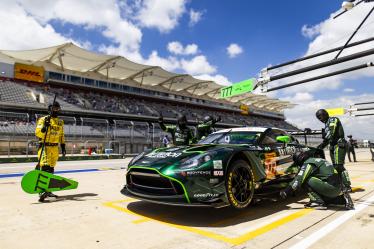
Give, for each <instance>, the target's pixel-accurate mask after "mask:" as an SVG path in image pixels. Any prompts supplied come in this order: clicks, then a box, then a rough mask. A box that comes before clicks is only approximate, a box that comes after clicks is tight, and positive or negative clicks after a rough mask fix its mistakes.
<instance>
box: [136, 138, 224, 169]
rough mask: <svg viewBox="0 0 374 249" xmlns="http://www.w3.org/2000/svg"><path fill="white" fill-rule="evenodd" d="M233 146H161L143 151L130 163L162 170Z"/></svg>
mask: <svg viewBox="0 0 374 249" xmlns="http://www.w3.org/2000/svg"><path fill="white" fill-rule="evenodd" d="M228 147H231V146H227V145H220V144H204V145H201V144H199V145H191V146H179V147H172V148H159V149H155V150H153V151H150V152H148V153H144V152H143V153H142V154H140V155H138V156H137V157H135V158H134V160H133V161H132V162H131V163H130V164H129V167H131V166H143V167H151V168H155V169H158V170H162V169H164V168H165V167H169V166H178V165H179V164H180V162H183V161H184V160H187V159H188V158H191V157H194V156H197V155H200V154H205V153H214V152H218V151H220V150H224V149H225V148H228Z"/></svg>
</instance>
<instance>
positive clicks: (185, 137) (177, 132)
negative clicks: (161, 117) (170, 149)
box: [159, 122, 194, 146]
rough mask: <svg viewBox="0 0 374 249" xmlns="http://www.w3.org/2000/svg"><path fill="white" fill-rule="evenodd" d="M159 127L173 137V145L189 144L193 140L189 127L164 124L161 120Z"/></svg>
mask: <svg viewBox="0 0 374 249" xmlns="http://www.w3.org/2000/svg"><path fill="white" fill-rule="evenodd" d="M159 124H160V127H161V129H162V130H163V131H166V132H169V133H170V134H171V137H172V139H173V144H174V145H175V146H183V145H189V144H190V143H193V142H194V136H193V133H192V131H191V129H190V128H188V127H185V128H183V129H182V128H181V127H179V125H177V126H174V125H168V126H165V124H164V123H163V122H159Z"/></svg>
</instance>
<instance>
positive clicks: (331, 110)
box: [326, 108, 346, 116]
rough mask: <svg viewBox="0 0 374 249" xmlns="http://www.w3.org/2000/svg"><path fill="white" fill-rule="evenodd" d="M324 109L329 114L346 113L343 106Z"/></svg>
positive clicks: (338, 114)
mask: <svg viewBox="0 0 374 249" xmlns="http://www.w3.org/2000/svg"><path fill="white" fill-rule="evenodd" d="M326 111H327V113H328V114H329V116H340V115H344V114H345V113H346V112H345V110H344V108H333V109H326Z"/></svg>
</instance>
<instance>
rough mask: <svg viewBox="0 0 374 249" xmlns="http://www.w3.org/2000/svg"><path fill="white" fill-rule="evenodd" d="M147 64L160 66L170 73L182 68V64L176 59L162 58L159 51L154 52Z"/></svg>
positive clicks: (146, 61)
mask: <svg viewBox="0 0 374 249" xmlns="http://www.w3.org/2000/svg"><path fill="white" fill-rule="evenodd" d="M144 63H145V64H148V65H155V66H160V67H162V68H164V69H166V70H169V71H175V70H176V69H179V68H180V67H181V64H180V62H179V61H178V60H177V59H176V58H175V57H168V58H162V57H160V56H159V55H158V53H157V51H152V53H151V54H150V55H149V57H148V59H146V60H144Z"/></svg>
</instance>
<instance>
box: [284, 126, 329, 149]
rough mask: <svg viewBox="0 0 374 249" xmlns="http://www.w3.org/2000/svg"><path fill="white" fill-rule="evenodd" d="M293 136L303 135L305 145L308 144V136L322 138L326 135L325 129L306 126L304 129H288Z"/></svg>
mask: <svg viewBox="0 0 374 249" xmlns="http://www.w3.org/2000/svg"><path fill="white" fill-rule="evenodd" d="M288 133H289V134H291V135H292V136H298V137H300V136H302V137H303V138H304V142H305V145H308V137H313V138H320V139H321V140H322V139H323V138H324V137H325V129H321V130H312V129H309V128H305V129H304V131H288Z"/></svg>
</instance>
